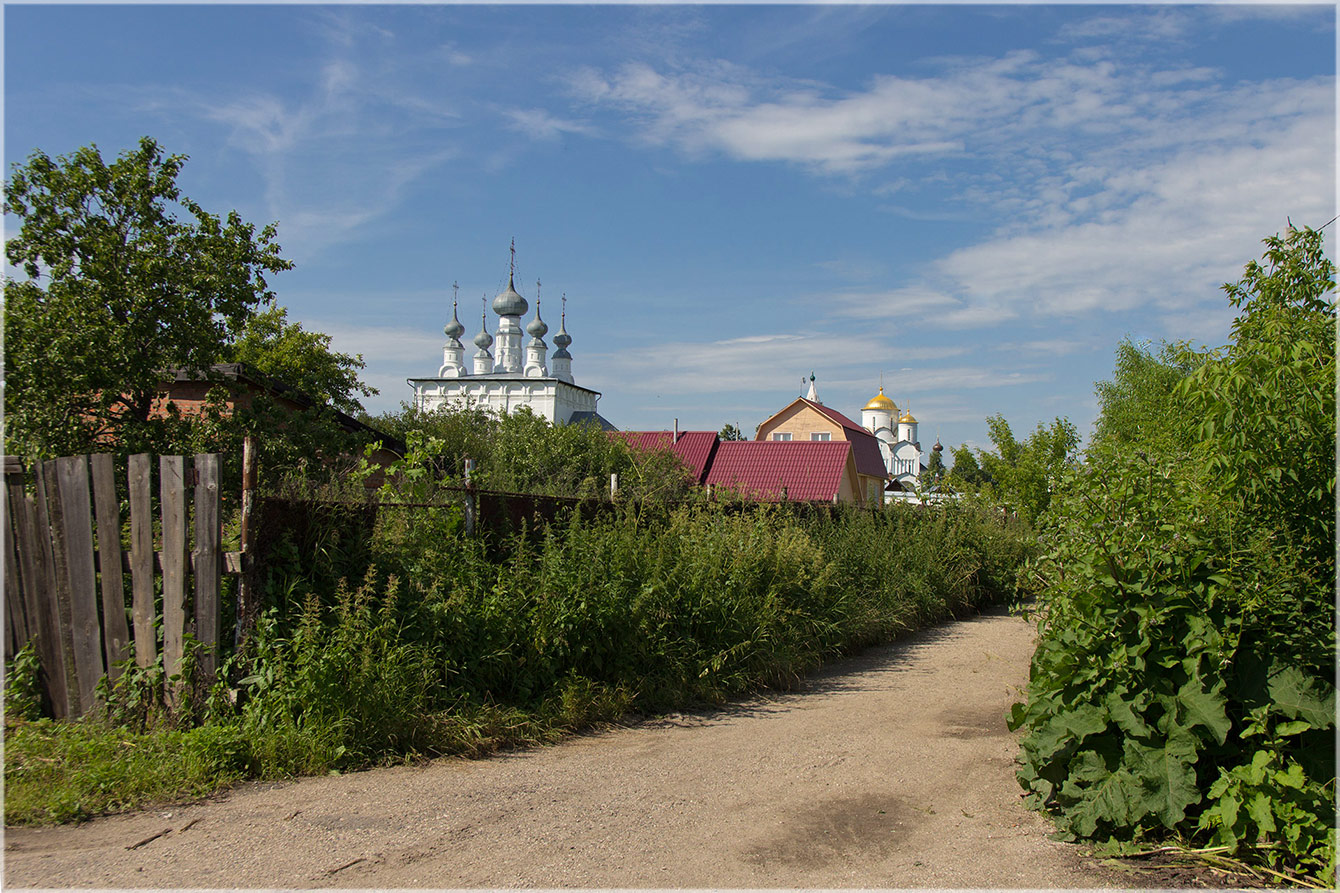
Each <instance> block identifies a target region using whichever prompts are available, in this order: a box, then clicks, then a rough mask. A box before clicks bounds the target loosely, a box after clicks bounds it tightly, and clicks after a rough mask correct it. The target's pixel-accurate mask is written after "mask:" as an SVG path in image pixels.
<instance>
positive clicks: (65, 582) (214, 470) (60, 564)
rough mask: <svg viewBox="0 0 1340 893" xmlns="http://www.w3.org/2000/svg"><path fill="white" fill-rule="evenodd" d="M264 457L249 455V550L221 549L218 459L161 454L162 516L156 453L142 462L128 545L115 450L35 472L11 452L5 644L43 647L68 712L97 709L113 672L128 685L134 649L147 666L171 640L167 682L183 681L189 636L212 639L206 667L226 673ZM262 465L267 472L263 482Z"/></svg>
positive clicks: (132, 476)
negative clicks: (228, 629) (123, 670)
mask: <svg viewBox="0 0 1340 893" xmlns="http://www.w3.org/2000/svg"><path fill="white" fill-rule="evenodd" d="M247 446H248V447H250V446H251V444H248V445H247ZM253 455H254V450H251V449H247V450H246V451H245V453H244V460H243V465H244V472H243V498H242V504H243V535H242V536H243V541H242V544H241V545H242V550H241V551H239V552H227V553H225V552H223V551H222V550H221V546H220V538H221V521H220V490H219V465H220V462H219V455H218V454H217V453H209V454H201V455H197V456H195V457H193V458H192V459H190V460H188V459H187V458H186V457H184V456H160V457H158V462H157V465H158V492H159V516H158V518H157V519H155V518H154V516H153V511H152V504H153V499H152V496H153V491H152V489H151V488H152V483H151V478H152V472H153V465H154V463H153V461H152V457H151V456H149V455H148V454H140V455H135V456H130V457H129V460H128V462H127V468H126V484H127V492H128V494H129V500H128V502H129V510H130V514H129V548H128V549H123V548H122V533H123V523H122V521H123V519H122V517H121V511H120V499H119V497H118V493H117V481H116V468H115V462H114V459H113V457H112V456H110V455H106V454H101V455H94V456H70V457H66V458H62V459H53V460H51V461H48V462H43V463H39V464H37V465H34V466H33V468H32V469H31V474H30V475H29V474H25V471H24V469H23V467H22V465H20V464H19V463H18V462H17V461H16V460H14V459H13V458H12V457H6V460H5V486H4V488H3V491H0V496H3V509H4V515H5V517H4V523H3V525H0V527H3V535H4V543H3V550H4V551H3V561H4V571H5V574H4V578H5V579H4V595H5V605H6V608H5V621H6V628H7V631H6V636H5V641H4V647H5V652H6V657H7V658H9V657H12V656H13V654H15V653H17V652H18V650H19V649H21V648H22V647H23V646H24V645H25V644H27V643H28V642H32V643H33V646H34V650H35V652H36V654H37V657H38V661H39V663H40V665H41V670H42V671H41V674H40V676H41V682H42V686H43V690H44V693H45V694H46V696H47V697H48V698H49V702H50V707H51V711H52V713H53V715H54V716H55V717H57V718H65V717H79V716H83V715H84V714H86V713H88V712H89V711H90V710H92V709H93V708H94V706H95V701H96V698H95V696H96V691H97V686H98V682H99V680H101V678H102V677H103V676H104V675H109V676H110V677H111V678H112V679H113V680H115V679H116V678H117V676H118V675H119V674H120V667H119V666H118V664H120V663H121V662H123V661H125V660H126V658H127V657H128V656H129V655H130V653H131V650H132V648H133V652H134V655H135V662H136V663H137V664H138V665H139V666H142V667H147V666H150V665H152V664H153V663H154V661H155V660H156V659H157V658H158V655H159V650H160V647H161V653H162V659H163V669H164V677H165V678H167V679H169V680H170V679H171V677H172V676H174V675H176V674H178V673H179V672H180V670H181V668H182V658H183V652H184V643H185V637H186V635H187V634H188V633H189V634H190V635H192V636H193V637H194V638H195V639H196V640H197V641H199V642H200V643H201V644H202V645H203V646H205V647H204V648H202V649H201V652H200V653H199V655H198V661H197V670H198V672H199V673H200V674H201V675H202V677H203V679H204V680H206V681H209V680H211V679H212V678H213V676H214V674H215V672H216V670H217V666H218V664H217V662H218V652H219V645H220V643H221V641H222V629H221V610H220V606H221V600H220V589H221V579H222V577H223V575H225V574H229V575H237V576H241V577H242V581H241V583H240V586H239V600H241V599H243V598H245V597H246V595H247V593H246V591H245V590H246V588H247V585H248V580H247V577H246V576H245V575H243V574H242V570H243V567H244V565H245V564H246V562H245V561H244V558H245V556H246V547H247V541H246V540H247V523H248V520H249V519H248V518H247V517H246V510H247V509H248V508H250V504H251V499H250V495H251V494H250V493H249V492H248V489H249V488H250V487H254V485H255V484H254V477H255V475H254V468H253V459H252V456H253ZM248 470H252V471H253V473H252V474H251V475H250V478H249V477H248V474H247V471H248ZM188 518H189V519H190V522H191V523H190V524H189V525H188ZM155 521H157V524H155ZM156 527H157V531H158V535H157V540H158V543H157V546H155V538H156V537H155V528H156ZM192 533H193V534H194V535H193V536H192V535H191V534H192ZM127 575H128V576H129V578H130V599H129V600H127V598H126V588H125V579H126V576H127ZM160 606H161V607H160ZM160 635H161V640H160ZM164 695H165V698H166V700H167V702H168V703H169V704H170V705H172V704H174V703H175V699H176V697H177V692H176V690H175V687H174V686H172V685H169V686H168V689H167V690H166V691H165V692H164Z"/></svg>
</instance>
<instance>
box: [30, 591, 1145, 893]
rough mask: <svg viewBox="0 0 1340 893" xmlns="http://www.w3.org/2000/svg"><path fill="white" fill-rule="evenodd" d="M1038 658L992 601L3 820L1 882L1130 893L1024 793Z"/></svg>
mask: <svg viewBox="0 0 1340 893" xmlns="http://www.w3.org/2000/svg"><path fill="white" fill-rule="evenodd" d="M1031 649H1032V630H1031V628H1030V627H1029V626H1028V625H1027V624H1026V623H1025V622H1024V621H1023V620H1020V619H1019V618H1016V617H1010V616H1008V615H1007V614H1005V613H1003V612H996V613H991V614H987V615H983V616H980V617H976V618H972V619H969V620H965V621H961V622H957V623H952V624H947V625H945V626H941V627H938V628H935V629H932V630H927V631H924V632H922V633H919V634H917V635H915V636H912V637H909V638H907V639H905V640H903V641H901V642H898V643H895V644H893V645H889V646H885V647H881V648H874V649H870V650H869V651H867V652H865V653H863V654H861V655H860V656H858V657H855V658H852V659H849V660H845V661H842V662H841V663H837V664H834V665H832V666H831V667H829V668H827V669H826V670H824V671H822V672H820V673H818V674H816V675H814V676H812V677H811V678H810V679H809V680H807V682H806V683H805V685H804V686H803V688H802V689H800V690H798V691H795V692H791V693H784V694H776V693H774V694H770V695H767V696H763V697H759V698H755V699H752V700H749V701H745V702H741V703H739V704H736V705H733V706H731V707H730V708H728V709H725V710H721V711H716V712H712V713H709V714H702V715H681V716H674V717H670V718H667V719H664V720H658V721H655V722H649V723H645V724H639V725H636V726H631V727H622V728H617V729H613V730H610V731H605V732H601V733H599V734H593V735H586V736H580V737H576V738H573V739H570V740H568V741H566V742H564V743H562V744H560V745H557V746H554V747H545V748H536V749H532V750H527V751H523V752H517V753H511V754H505V755H502V756H498V757H494V758H491V759H485V760H473V761H467V760H456V759H445V760H438V761H435V762H433V763H430V764H427V765H425V766H421V767H406V768H395V769H383V770H375V771H370V772H360V773H356V774H352V775H345V776H335V777H326V778H313V779H304V780H301V781H295V782H289V783H284V784H279V785H252V786H247V787H243V788H240V789H238V790H236V791H234V792H233V793H231V794H230V795H228V796H227V797H224V798H222V799H220V800H217V801H214V802H208V803H201V804H197V805H193V806H186V807H176V808H172V809H170V810H169V809H162V810H157V811H151V812H144V813H137V814H134V815H126V816H115V817H110V818H106V819H99V820H96V821H93V822H89V823H86V824H84V825H81V826H74V827H61V828H48V829H37V830H33V829H9V830H7V832H6V837H5V877H4V883H5V886H6V887H33V886H39V887H78V886H93V887H187V886H199V887H286V888H294V887H363V888H367V887H532V886H533V887H569V886H575V887H918V888H924V887H951V888H969V887H1066V888H1076V887H1113V886H1122V885H1124V884H1123V882H1124V881H1126V882H1128V881H1127V880H1126V879H1123V878H1121V877H1119V876H1115V875H1112V874H1110V873H1108V872H1106V871H1104V870H1103V869H1101V868H1098V867H1095V866H1093V865H1092V864H1090V863H1089V862H1088V861H1087V860H1085V859H1084V858H1083V854H1082V852H1081V851H1080V850H1079V849H1078V848H1076V847H1074V846H1070V845H1067V844H1062V843H1058V842H1055V841H1052V840H1050V839H1049V838H1048V837H1047V832H1048V830H1049V828H1048V826H1047V824H1046V822H1045V821H1044V820H1043V819H1042V818H1041V817H1039V816H1037V815H1036V814H1033V813H1030V812H1028V811H1027V810H1025V809H1024V807H1023V805H1022V803H1021V801H1020V799H1019V787H1018V785H1017V784H1016V783H1015V781H1014V777H1013V769H1014V765H1013V759H1014V754H1015V742H1014V736H1013V735H1011V734H1010V733H1009V732H1008V731H1007V730H1006V728H1005V720H1004V716H1005V713H1006V710H1007V709H1008V707H1009V705H1010V703H1011V702H1012V701H1014V700H1015V699H1016V698H1017V696H1018V691H1019V687H1020V686H1022V685H1023V684H1024V682H1025V680H1026V679H1027V674H1028V658H1029V655H1030V653H1031ZM168 829H171V830H170V831H169V833H166V834H162V835H161V836H157V837H154V835H159V834H160V832H163V831H167V830H168ZM150 838H152V839H150ZM145 841H147V842H145Z"/></svg>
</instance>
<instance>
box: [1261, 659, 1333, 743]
mask: <svg viewBox="0 0 1340 893" xmlns="http://www.w3.org/2000/svg"><path fill="white" fill-rule="evenodd" d="M1267 689H1268V690H1269V692H1270V700H1271V701H1272V703H1273V704H1274V706H1275V708H1276V709H1277V710H1279V712H1280V713H1282V714H1284V715H1285V716H1287V717H1289V718H1290V719H1302V720H1306V721H1307V722H1310V723H1312V725H1313V726H1315V727H1316V728H1319V729H1324V728H1327V727H1328V726H1332V725H1334V724H1335V688H1334V687H1332V686H1331V685H1330V684H1329V683H1327V682H1326V681H1325V680H1322V679H1311V678H1308V676H1307V674H1305V673H1304V672H1303V671H1302V670H1300V669H1298V668H1297V667H1283V668H1281V669H1279V670H1276V671H1275V672H1274V673H1271V675H1270V682H1269V683H1268V685H1267Z"/></svg>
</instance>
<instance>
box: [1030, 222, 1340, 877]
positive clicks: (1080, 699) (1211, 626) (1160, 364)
mask: <svg viewBox="0 0 1340 893" xmlns="http://www.w3.org/2000/svg"><path fill="white" fill-rule="evenodd" d="M1266 241H1267V245H1268V250H1267V254H1266V259H1265V260H1266V263H1265V265H1264V266H1263V265H1260V264H1256V263H1253V264H1250V265H1249V266H1248V268H1247V271H1246V274H1245V276H1244V278H1243V280H1242V281H1241V282H1239V283H1237V284H1235V285H1229V286H1226V287H1225V288H1226V290H1227V291H1228V293H1229V295H1230V298H1231V299H1232V301H1233V303H1234V305H1235V306H1237V307H1239V308H1240V309H1241V314H1240V316H1239V317H1238V319H1237V321H1236V322H1235V323H1234V326H1233V343H1232V344H1231V345H1230V346H1228V347H1227V348H1225V349H1223V350H1220V351H1210V352H1208V353H1204V354H1196V355H1192V354H1190V353H1189V352H1188V351H1187V349H1186V348H1185V347H1184V346H1174V347H1171V348H1165V350H1164V353H1163V359H1162V360H1160V359H1157V358H1155V357H1154V356H1153V355H1152V354H1150V353H1147V352H1146V353H1143V354H1141V355H1139V356H1132V352H1135V353H1137V354H1138V353H1140V352H1139V350H1138V349H1136V348H1134V347H1133V346H1131V345H1129V344H1127V345H1124V346H1123V348H1122V351H1121V354H1120V355H1119V359H1120V363H1119V365H1118V380H1117V381H1116V382H1113V383H1110V384H1108V385H1106V386H1104V387H1100V389H1099V393H1100V397H1101V398H1102V400H1103V416H1102V418H1100V422H1099V425H1098V429H1099V431H1100V433H1101V435H1102V436H1100V437H1099V438H1097V439H1096V441H1095V443H1094V444H1093V445H1091V447H1090V449H1089V452H1088V455H1087V458H1086V462H1085V464H1084V466H1083V467H1082V468H1081V469H1079V470H1077V471H1076V472H1074V473H1073V474H1072V475H1071V476H1070V477H1069V478H1068V479H1067V481H1066V482H1065V485H1064V487H1063V488H1062V490H1061V493H1060V494H1059V496H1057V497H1054V498H1053V503H1052V508H1051V510H1050V511H1049V513H1048V514H1047V516H1045V518H1044V523H1043V528H1042V533H1041V546H1042V555H1041V557H1040V558H1039V559H1038V560H1037V562H1036V563H1035V564H1034V565H1033V567H1032V571H1033V573H1034V574H1035V575H1036V577H1037V578H1038V579H1039V580H1040V581H1041V583H1042V587H1043V588H1042V594H1041V598H1040V601H1039V610H1038V624H1039V627H1038V628H1039V641H1038V647H1037V651H1036V653H1035V655H1034V658H1033V667H1032V673H1031V678H1030V682H1029V687H1028V700H1027V703H1026V704H1016V705H1015V706H1014V709H1013V713H1012V718H1011V722H1012V725H1013V727H1015V728H1023V729H1024V730H1025V735H1024V737H1023V739H1022V744H1021V747H1022V756H1021V762H1022V768H1021V769H1020V772H1019V780H1020V783H1021V784H1022V785H1023V786H1024V788H1025V790H1026V791H1027V792H1028V802H1029V803H1030V804H1031V805H1033V806H1035V807H1038V808H1044V809H1047V810H1049V811H1051V812H1052V813H1053V815H1054V817H1055V820H1056V823H1057V826H1058V829H1059V831H1060V832H1061V833H1062V834H1063V835H1065V836H1067V837H1070V838H1072V839H1073V838H1077V837H1078V838H1090V839H1109V840H1114V841H1118V842H1122V841H1125V842H1130V841H1139V840H1148V839H1151V838H1161V837H1168V836H1178V835H1180V836H1181V837H1182V838H1183V839H1186V840H1200V841H1204V842H1206V843H1208V844H1209V845H1211V846H1214V847H1219V848H1221V850H1220V851H1221V852H1225V853H1228V854H1233V855H1237V856H1238V857H1240V858H1246V859H1251V860H1252V861H1254V862H1257V863H1259V864H1264V865H1267V866H1270V867H1271V870H1275V871H1278V872H1281V873H1282V874H1284V876H1286V877H1297V876H1310V877H1313V878H1319V879H1323V880H1326V879H1329V880H1333V879H1334V872H1335V834H1334V830H1333V829H1334V824H1335V688H1334V684H1333V680H1334V677H1335V645H1336V639H1335V613H1334V581H1335V454H1334V449H1335V329H1334V327H1335V305H1334V303H1333V300H1332V299H1331V298H1330V297H1329V295H1328V293H1329V292H1330V291H1332V290H1333V289H1334V281H1333V278H1334V266H1333V265H1331V264H1330V262H1329V261H1328V260H1327V259H1326V258H1325V257H1324V255H1323V254H1322V253H1321V236H1320V234H1319V233H1316V232H1314V231H1311V230H1304V231H1292V230H1291V231H1290V232H1289V234H1288V235H1287V236H1286V237H1283V238H1280V237H1276V238H1272V239H1268V240H1266ZM1109 412H1111V416H1110V417H1109ZM1135 417H1142V418H1145V419H1157V420H1160V422H1161V424H1160V425H1157V426H1152V427H1145V428H1143V429H1137V430H1135V431H1132V430H1129V429H1125V430H1123V428H1122V425H1123V424H1124V422H1125V421H1126V420H1129V419H1131V418H1135Z"/></svg>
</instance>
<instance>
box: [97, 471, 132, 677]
mask: <svg viewBox="0 0 1340 893" xmlns="http://www.w3.org/2000/svg"><path fill="white" fill-rule="evenodd" d="M90 466H91V468H92V471H93V511H94V514H95V515H96V516H97V521H98V567H99V574H98V577H99V578H100V581H101V583H102V641H103V652H104V656H105V657H106V660H107V676H108V678H109V679H111V681H113V682H115V681H116V680H117V678H118V677H119V676H120V675H121V673H122V671H123V670H124V669H125V668H124V667H122V666H121V662H122V661H124V660H125V659H126V654H127V652H128V651H129V650H130V629H129V626H128V625H127V623H126V583H125V577H124V571H123V570H122V566H121V506H120V501H119V500H118V499H117V498H116V465H115V462H114V460H113V459H112V456H111V454H110V453H98V454H97V455H96V456H92V457H90Z"/></svg>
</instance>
